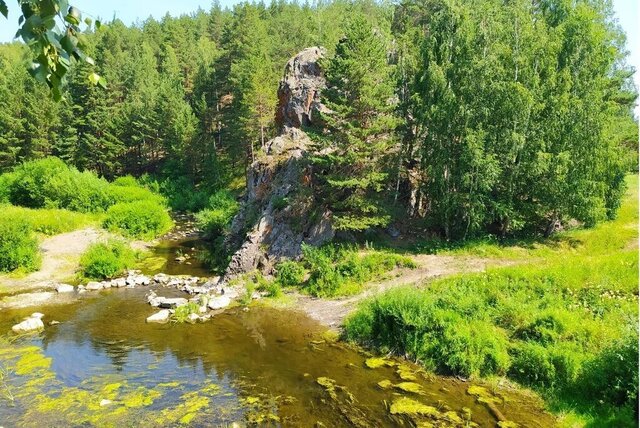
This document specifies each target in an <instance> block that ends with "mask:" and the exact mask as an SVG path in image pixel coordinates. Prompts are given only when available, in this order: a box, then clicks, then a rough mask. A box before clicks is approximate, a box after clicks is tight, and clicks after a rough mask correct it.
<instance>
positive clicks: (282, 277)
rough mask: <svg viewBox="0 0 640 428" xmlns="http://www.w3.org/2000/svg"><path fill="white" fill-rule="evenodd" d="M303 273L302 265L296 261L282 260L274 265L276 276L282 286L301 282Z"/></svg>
mask: <svg viewBox="0 0 640 428" xmlns="http://www.w3.org/2000/svg"><path fill="white" fill-rule="evenodd" d="M304 275H305V270H304V267H303V266H302V265H301V264H300V263H298V262H294V261H284V262H281V263H279V264H278V266H277V267H276V278H277V280H278V282H279V283H280V285H282V286H283V287H288V286H291V285H300V284H302V282H303V281H304Z"/></svg>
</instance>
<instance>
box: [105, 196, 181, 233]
mask: <svg viewBox="0 0 640 428" xmlns="http://www.w3.org/2000/svg"><path fill="white" fill-rule="evenodd" d="M172 225H173V222H172V221H171V217H169V214H168V213H167V210H166V209H165V208H164V207H162V206H161V205H158V204H156V203H154V202H151V201H135V202H127V203H120V204H116V205H114V206H112V207H111V208H109V209H108V210H107V215H106V218H105V220H104V223H103V226H104V227H105V228H107V229H109V230H114V231H118V232H120V233H122V234H124V235H126V236H130V237H135V238H143V239H151V238H155V237H157V236H159V235H161V234H163V233H165V232H167V231H168V230H169V229H171V227H172Z"/></svg>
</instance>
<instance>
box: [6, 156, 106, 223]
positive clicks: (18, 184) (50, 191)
mask: <svg viewBox="0 0 640 428" xmlns="http://www.w3.org/2000/svg"><path fill="white" fill-rule="evenodd" d="M12 176H13V177H12V179H11V181H10V184H9V185H8V187H9V192H8V193H9V200H10V202H11V203H12V204H14V205H21V206H25V207H30V208H66V209H69V210H71V211H80V212H92V211H104V210H105V209H106V208H107V207H108V206H109V198H108V195H107V188H108V186H109V184H108V183H107V181H106V180H104V179H101V178H98V177H97V176H96V175H95V174H93V173H91V172H88V171H85V172H79V171H78V170H77V169H75V168H73V167H68V166H67V165H66V164H65V163H64V162H63V161H62V160H60V159H58V158H55V157H49V158H44V159H39V160H35V161H30V162H25V163H23V164H21V165H18V166H17V167H16V168H15V169H14V171H13V173H12Z"/></svg>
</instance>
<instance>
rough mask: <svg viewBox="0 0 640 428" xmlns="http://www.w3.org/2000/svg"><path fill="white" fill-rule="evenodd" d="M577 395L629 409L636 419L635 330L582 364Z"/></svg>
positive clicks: (636, 339) (636, 347)
mask: <svg viewBox="0 0 640 428" xmlns="http://www.w3.org/2000/svg"><path fill="white" fill-rule="evenodd" d="M576 385H577V388H576V392H579V394H580V395H581V396H583V397H585V398H589V399H591V401H602V402H605V403H610V404H613V405H615V406H623V405H629V406H631V407H633V408H634V410H635V413H636V419H637V416H638V334H637V330H635V328H634V331H633V332H632V333H629V334H628V335H627V337H625V338H623V339H620V340H618V341H616V342H615V343H613V344H611V345H610V346H608V347H607V348H605V349H604V350H603V351H602V352H601V353H600V354H598V355H596V356H595V357H593V358H592V359H591V360H589V361H588V362H586V363H585V364H584V367H583V369H582V372H581V374H580V376H579V378H578V380H577V381H576Z"/></svg>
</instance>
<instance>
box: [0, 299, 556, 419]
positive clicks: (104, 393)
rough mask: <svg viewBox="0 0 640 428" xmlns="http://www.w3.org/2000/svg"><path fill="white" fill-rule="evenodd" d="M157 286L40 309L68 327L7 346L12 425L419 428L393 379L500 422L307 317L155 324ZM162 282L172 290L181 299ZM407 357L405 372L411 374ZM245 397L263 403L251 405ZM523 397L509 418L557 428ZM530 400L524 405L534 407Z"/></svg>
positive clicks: (456, 388)
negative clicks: (401, 410)
mask: <svg viewBox="0 0 640 428" xmlns="http://www.w3.org/2000/svg"><path fill="white" fill-rule="evenodd" d="M148 290H149V288H146V287H144V288H142V287H141V288H140V289H114V290H106V291H103V292H101V293H95V294H91V293H85V294H84V295H83V296H82V297H81V299H82V301H81V302H79V303H77V304H71V305H58V306H51V307H42V308H38V309H39V311H40V312H43V313H45V314H46V315H47V317H51V318H52V319H56V320H59V321H61V322H62V324H60V325H59V326H56V327H55V328H53V327H46V328H45V330H44V331H43V332H42V333H40V334H39V335H35V336H32V337H25V338H20V339H19V340H18V341H13V342H11V343H9V344H8V346H7V347H4V346H2V345H3V344H0V365H2V366H6V367H7V369H8V370H9V372H10V374H11V376H10V378H9V386H10V388H11V391H12V392H17V393H19V394H21V395H20V396H17V397H16V399H15V406H14V407H11V406H8V405H5V403H6V401H1V402H0V420H2V422H3V424H4V425H5V426H22V425H26V426H33V425H34V424H39V425H47V426H83V425H84V426H91V425H96V426H114V427H121V426H140V427H147V426H149V427H157V426H182V425H194V426H199V425H214V426H216V425H219V426H225V425H227V426H228V425H232V424H233V423H234V422H235V423H239V424H240V425H245V424H249V423H251V422H256V423H258V421H261V422H259V423H262V424H271V425H279V424H282V425H285V426H313V425H314V424H315V423H316V422H320V423H322V424H324V425H325V426H347V425H351V426H357V427H367V428H368V427H371V426H377V425H380V421H384V420H386V419H385V418H392V419H391V420H394V421H400V422H402V423H404V424H407V423H409V422H411V421H413V422H411V423H414V422H415V424H416V425H417V424H418V423H423V422H424V421H423V420H422V419H424V420H427V419H430V417H429V416H418V417H416V418H414V417H411V416H408V415H402V414H398V415H391V414H389V410H390V409H389V408H388V407H387V406H386V405H385V404H384V403H385V402H386V403H392V402H394V401H396V400H397V399H398V398H400V397H399V396H398V392H403V391H398V389H396V388H393V387H392V388H389V389H383V388H379V387H376V384H377V383H378V382H379V381H380V380H381V379H385V378H386V380H388V381H389V384H390V385H391V386H393V384H394V383H398V384H400V383H402V382H401V381H406V382H415V383H416V384H419V385H420V386H422V387H423V388H424V390H425V393H426V394H427V396H428V397H431V396H434V397H433V398H430V399H431V400H432V402H424V403H420V404H422V405H433V406H436V407H437V405H436V404H434V403H436V402H438V401H442V402H443V403H447V404H448V405H449V406H450V407H451V408H462V407H463V406H464V407H469V408H470V409H471V410H472V411H473V415H474V422H478V423H479V424H481V425H482V426H487V425H491V424H495V418H493V416H492V415H491V414H490V413H489V412H488V411H487V409H486V408H485V406H484V405H483V404H479V403H477V402H476V399H475V397H474V396H471V395H468V394H465V392H466V390H467V386H465V385H462V384H459V383H457V382H455V381H450V380H447V379H446V378H439V377H436V376H434V377H433V379H432V380H431V381H426V382H425V379H423V376H421V375H419V374H420V373H421V372H420V370H419V369H416V368H414V366H413V365H410V364H408V363H399V364H398V363H396V362H395V361H394V360H388V359H384V358H381V359H380V360H382V361H383V362H384V363H383V364H382V365H381V366H379V367H378V368H377V369H376V370H370V369H368V368H367V365H366V363H365V360H367V358H366V357H365V356H364V354H362V353H360V352H359V351H358V350H357V348H356V347H353V346H343V345H342V344H338V346H331V345H330V344H329V343H328V342H329V340H328V339H329V338H325V337H323V336H322V335H323V332H324V331H325V330H326V329H324V328H322V327H320V326H318V325H317V324H315V323H314V322H313V321H311V320H309V319H308V318H306V317H305V316H304V315H302V314H299V313H296V312H288V311H279V310H274V309H270V308H252V309H251V310H250V311H248V312H243V311H242V310H240V309H231V310H228V311H226V312H225V313H223V314H220V315H217V316H216V317H214V318H213V319H212V320H211V321H210V322H209V323H207V324H195V325H186V324H176V323H174V324H167V325H163V326H157V325H147V324H146V323H145V319H146V316H148V312H149V306H148V304H146V301H145V294H146V293H148ZM159 290H161V291H162V295H167V297H174V296H176V297H177V296H178V295H180V296H182V295H183V294H181V293H178V292H176V291H175V290H174V291H173V292H174V293H175V294H173V295H168V293H169V292H170V290H169V289H163V288H160V289H159ZM165 293H167V294H165ZM31 312H33V309H29V310H24V311H22V312H21V311H20V310H14V311H10V312H3V313H0V329H4V330H5V331H8V330H9V329H10V328H11V325H12V323H15V320H17V319H21V318H23V317H24V316H26V315H29V313H31ZM282 338H286V341H283V340H282ZM321 338H322V339H324V340H326V342H327V344H326V345H324V346H323V348H324V350H323V352H322V354H318V353H313V351H312V350H310V349H309V348H308V344H309V341H310V340H313V339H318V340H319V339H321ZM7 348H9V349H7ZM30 353H31V354H35V355H37V356H36V357H26V358H24V359H23V362H22V367H23V369H22V371H21V372H23V373H25V374H23V375H16V374H15V366H16V363H17V362H18V361H19V360H20V359H21V358H22V357H23V356H24V355H25V354H30ZM47 359H49V362H46V361H47ZM374 361H375V360H374ZM403 364H406V366H407V368H408V370H402V369H405V368H404V367H402V365H403ZM27 367H30V368H31V370H27ZM409 370H413V372H414V374H416V375H418V376H417V377H418V379H417V380H411V381H410V380H405V379H402V378H401V377H400V380H398V378H397V377H396V375H397V376H400V374H399V373H398V371H409ZM30 371H31V372H30ZM302 373H307V374H308V376H306V377H305V376H303V375H302ZM81 379H86V381H81ZM394 379H395V380H394ZM25 386H26V388H25ZM403 393H405V392H403ZM406 394H409V393H406ZM243 397H245V398H246V397H256V398H258V399H259V401H258V402H253V403H252V404H249V403H243V402H242V401H241V400H242V398H243ZM0 400H2V398H0ZM250 401H252V400H250ZM520 402H523V403H526V402H524V401H518V400H515V401H512V402H511V403H510V405H509V408H508V409H505V410H504V411H505V416H506V417H507V418H508V419H509V420H515V421H518V422H519V423H520V422H521V423H522V424H523V425H528V426H551V422H550V421H551V419H550V418H549V417H543V418H542V419H540V420H541V421H542V422H541V423H538V420H537V419H536V420H535V423H533V422H527V421H529V419H527V418H528V417H529V416H522V413H519V414H516V413H514V412H513V410H514V409H517V407H518V406H519V404H518V403H520ZM101 404H106V405H102V406H101ZM395 404H396V406H395V407H394V410H398V403H395ZM527 406H528V403H526V404H525V406H523V407H524V408H526V409H531V408H533V407H530V406H529V407H527ZM526 411H529V412H531V411H530V410H525V411H523V412H526ZM534 417H537V416H535V415H534ZM276 418H277V419H276ZM387 420H388V419H387ZM453 420H454V415H453V414H451V415H449V416H447V414H446V413H445V414H441V415H440V416H439V419H437V423H438V424H440V425H444V424H445V422H447V421H449V422H447V423H449V424H454V423H455V422H453Z"/></svg>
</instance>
